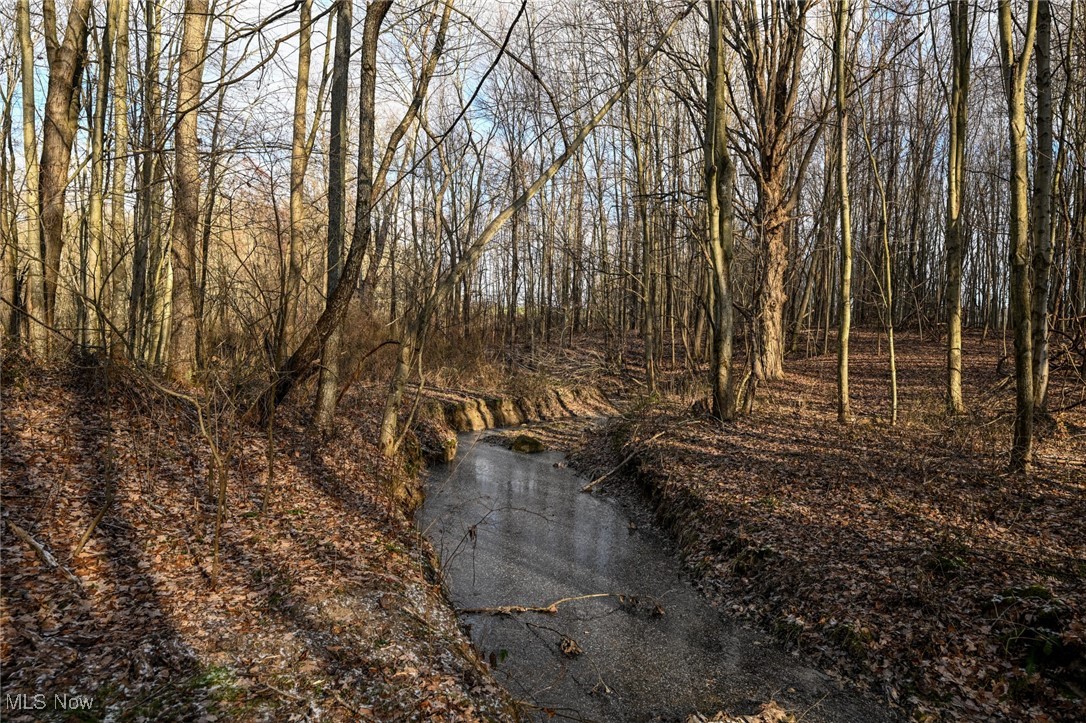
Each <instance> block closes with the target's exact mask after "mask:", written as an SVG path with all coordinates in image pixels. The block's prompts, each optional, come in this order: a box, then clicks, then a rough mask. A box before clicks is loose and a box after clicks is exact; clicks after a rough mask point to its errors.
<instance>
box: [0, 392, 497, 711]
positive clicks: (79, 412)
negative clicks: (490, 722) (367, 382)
mask: <svg viewBox="0 0 1086 723" xmlns="http://www.w3.org/2000/svg"><path fill="white" fill-rule="evenodd" d="M77 381H78V380H77V379H74V378H73V376H69V375H68V374H67V373H66V372H63V371H61V372H57V373H52V374H42V373H38V372H34V373H33V374H32V375H31V379H30V380H29V381H28V383H27V384H26V385H24V387H23V389H22V390H21V391H11V392H9V391H8V390H5V400H4V414H3V415H2V417H0V424H2V425H3V428H2V430H0V444H2V449H0V465H2V474H3V479H4V484H3V487H2V493H3V512H4V516H5V520H9V521H11V522H13V523H15V524H16V525H19V526H20V527H21V529H24V530H26V531H29V532H30V533H31V534H32V537H33V539H35V540H36V541H38V542H40V543H41V544H42V545H43V546H44V547H43V549H47V550H48V551H49V552H51V554H52V555H53V556H54V557H55V559H56V562H57V563H58V564H59V565H64V566H66V567H67V568H68V569H70V570H71V571H72V572H73V573H74V574H75V575H77V576H78V577H79V578H80V579H82V580H83V581H84V583H85V586H84V589H85V592H82V593H81V592H80V591H79V590H78V589H76V588H75V586H73V585H72V584H71V583H70V582H68V581H67V580H66V579H65V578H64V577H62V576H61V575H60V574H57V573H50V572H48V571H47V568H46V565H45V563H44V562H42V560H41V559H40V558H39V557H38V555H37V554H36V553H35V552H34V551H33V550H32V549H31V546H29V545H27V544H25V543H23V542H22V541H20V540H19V539H18V537H17V536H16V534H15V533H14V532H13V531H12V529H11V527H10V525H8V524H4V525H2V526H0V527H2V530H0V533H2V535H3V540H2V545H3V548H4V553H5V554H4V567H3V581H2V591H3V600H2V603H3V604H2V607H0V627H2V631H3V634H2V635H0V640H2V641H3V643H2V645H0V657H2V662H3V666H4V669H5V692H7V691H14V692H24V691H28V690H31V689H32V688H33V687H35V686H39V682H40V681H45V682H47V683H48V685H49V687H50V688H56V689H57V690H71V691H77V692H80V693H88V694H91V693H95V692H96V691H100V694H99V695H98V700H99V701H100V702H101V705H102V706H106V707H108V711H110V713H111V715H115V716H121V715H129V716H131V717H139V716H144V717H147V716H151V717H158V718H163V719H193V720H195V719H200V718H207V719H211V718H213V717H218V719H226V718H230V719H234V718H238V717H242V718H246V717H252V715H253V713H252V711H258V713H259V715H258V717H264V718H268V719H285V718H286V717H288V716H289V715H293V714H296V713H297V712H298V711H299V710H303V709H310V708H311V709H312V710H320V711H323V713H322V716H323V717H324V718H325V719H327V720H356V719H358V718H376V719H379V720H400V719H406V718H421V717H429V718H436V719H441V720H472V719H474V718H477V717H490V718H496V717H500V711H501V710H503V706H504V705H505V703H504V702H503V700H502V698H501V697H500V695H499V694H498V693H497V689H496V688H495V687H494V686H493V685H492V681H491V680H490V679H489V678H484V679H483V680H480V675H483V674H482V673H480V672H479V671H478V670H476V669H475V667H473V666H474V664H473V663H472V662H471V661H470V660H468V659H466V658H464V657H462V656H457V655H452V656H450V655H449V652H448V651H449V650H450V649H454V648H456V647H457V645H458V642H457V641H460V643H463V636H462V634H461V632H460V631H459V630H458V629H457V627H456V625H455V618H454V617H453V616H452V615H451V613H450V612H449V611H448V609H447V607H445V606H444V603H443V602H442V601H441V600H440V598H438V597H437V596H436V595H435V592H434V589H433V587H432V586H431V585H430V584H429V583H428V582H427V581H426V579H425V578H424V576H423V574H422V572H421V570H420V569H419V567H418V565H417V564H415V561H416V560H417V559H418V558H419V557H420V556H422V554H423V553H422V552H421V551H419V550H418V548H417V546H418V545H419V544H420V542H419V538H418V536H417V535H415V534H414V533H413V531H412V529H411V527H410V524H409V523H408V521H407V520H406V519H405V518H404V517H403V516H402V515H400V514H399V513H398V512H396V511H395V506H394V505H393V504H391V503H390V502H389V500H388V499H387V494H386V492H385V490H386V489H387V486H386V485H385V481H386V480H387V479H388V478H389V475H390V474H391V468H390V467H389V466H388V463H387V462H385V461H383V460H382V459H381V457H380V455H378V454H377V452H376V450H375V449H374V447H373V445H372V444H371V442H370V441H369V440H371V439H374V438H375V437H376V434H375V430H376V426H377V424H378V423H379V418H378V412H379V406H380V400H379V399H369V398H367V397H363V396H352V397H349V398H348V399H347V400H345V404H344V405H343V413H342V416H341V432H340V434H338V435H337V437H336V438H335V439H334V440H332V442H330V443H329V444H327V445H325V444H323V443H319V442H318V441H317V440H315V439H312V438H311V437H310V436H309V434H308V432H307V426H308V424H307V420H306V417H305V414H304V413H302V412H300V411H299V410H297V409H290V408H288V409H284V410H283V413H282V414H281V415H280V422H281V428H280V429H278V430H277V431H276V440H277V442H278V444H279V445H280V450H279V452H280V454H278V455H277V468H276V488H275V490H274V493H273V495H272V500H271V502H272V505H271V509H272V511H271V512H270V513H269V514H267V515H261V514H260V503H261V500H262V497H263V492H264V487H263V479H264V475H263V471H264V465H265V464H266V456H265V451H266V450H265V439H266V438H265V437H264V435H263V433H262V431H260V430H255V429H254V430H249V429H247V428H245V427H239V428H238V429H236V430H234V431H233V432H232V434H234V436H235V439H234V441H233V448H234V449H233V457H232V459H231V468H230V470H229V473H230V485H229V488H228V499H227V506H226V507H227V518H226V521H225V525H224V528H223V539H222V552H221V556H222V570H221V574H220V578H219V583H218V585H217V586H216V588H215V589H214V590H211V589H210V588H209V579H208V573H209V571H210V569H211V565H210V560H211V542H212V539H213V529H214V528H213V525H214V518H215V516H214V510H215V505H214V500H213V499H212V498H210V497H209V493H208V490H207V481H206V480H207V477H206V470H207V459H208V450H207V448H206V444H205V442H204V441H203V439H202V437H201V436H200V434H199V432H198V431H197V430H196V428H195V426H194V422H193V420H192V419H190V418H189V416H188V415H187V414H186V413H185V412H184V410H181V409H179V408H178V407H177V405H175V404H173V403H172V402H170V401H169V400H163V399H161V398H157V397H155V396H154V395H152V394H150V393H149V392H147V390H138V389H137V390H136V391H133V390H132V389H130V388H124V389H120V390H116V389H115V390H113V392H112V393H111V394H104V395H102V396H100V397H93V396H89V395H87V394H85V393H84V392H82V391H80V388H79V386H78V384H77ZM107 411H108V414H107ZM106 419H108V420H110V422H109V424H106V423H105V422H104V421H103V420H106ZM107 436H108V441H109V445H108V446H109V448H111V449H112V450H113V469H114V470H115V478H114V479H115V481H116V487H117V489H116V499H115V501H114V504H113V505H112V506H111V507H110V509H109V511H108V512H107V514H106V515H105V516H104V517H103V519H102V520H101V523H100V524H99V526H98V527H97V528H96V529H95V531H94V533H93V535H92V536H91V538H90V540H89V542H88V544H87V546H86V548H85V549H84V551H83V552H82V554H80V555H79V556H78V557H76V558H74V559H73V558H72V556H71V552H72V550H73V549H74V546H75V544H76V542H77V541H78V537H79V535H80V534H81V533H82V531H83V530H84V529H86V528H87V525H88V523H89V522H90V520H91V519H93V517H94V515H95V514H96V513H97V512H98V510H100V509H101V504H102V500H103V497H102V495H103V493H104V489H103V488H104V478H103V474H104V471H105V469H106V468H105V466H104V465H103V464H102V463H101V462H102V459H101V453H102V450H103V449H104V448H105V446H106V445H105V444H104V441H105V438H106V437H107ZM390 549H397V550H400V551H401V553H399V554H390V553H389V550H390ZM375 600H376V601H378V603H377V604H374V601H375ZM435 611H436V612H435ZM442 611H443V612H442ZM397 673H400V675H397ZM469 678H470V679H471V680H472V681H473V682H471V683H469V682H468V679H469ZM96 710H97V712H98V714H99V715H104V714H105V711H106V710H107V708H98V709H96ZM150 711H153V712H150ZM246 711H248V712H246Z"/></svg>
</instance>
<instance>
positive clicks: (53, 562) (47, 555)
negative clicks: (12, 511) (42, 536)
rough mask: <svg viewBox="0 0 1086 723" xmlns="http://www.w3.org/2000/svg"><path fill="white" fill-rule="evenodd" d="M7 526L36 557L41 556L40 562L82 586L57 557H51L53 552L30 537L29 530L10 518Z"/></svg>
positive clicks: (80, 581) (81, 582)
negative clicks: (30, 548)
mask: <svg viewBox="0 0 1086 723" xmlns="http://www.w3.org/2000/svg"><path fill="white" fill-rule="evenodd" d="M8 527H10V528H11V531H12V532H14V533H15V536H16V537H18V538H19V539H20V540H22V541H23V542H25V543H26V544H28V545H30V546H31V547H32V548H34V552H36V553H38V557H40V558H41V561H42V562H44V563H45V564H46V565H48V566H49V567H51V568H53V569H54V570H60V571H61V573H63V574H64V577H66V578H68V579H69V580H70V581H72V582H73V583H75V585H76V586H77V587H79V588H82V587H83V581H82V580H80V579H79V578H78V577H76V576H75V574H74V573H73V572H72V571H71V570H69V569H68V568H66V567H64V566H63V565H61V564H60V563H59V562H57V558H55V557H53V553H51V552H49V551H48V550H46V549H45V547H44V546H42V544H41V543H40V542H38V541H37V540H35V539H34V538H33V537H31V536H30V533H29V532H27V531H26V530H24V529H23V528H21V527H19V526H18V525H17V524H15V523H14V522H12V521H11V520H8Z"/></svg>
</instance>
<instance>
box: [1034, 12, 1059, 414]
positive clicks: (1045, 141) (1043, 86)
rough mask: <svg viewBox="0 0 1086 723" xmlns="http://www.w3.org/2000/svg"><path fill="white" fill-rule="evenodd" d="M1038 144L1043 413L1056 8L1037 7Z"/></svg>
mask: <svg viewBox="0 0 1086 723" xmlns="http://www.w3.org/2000/svg"><path fill="white" fill-rule="evenodd" d="M1035 44H1036V51H1037V62H1036V66H1037V141H1036V150H1035V152H1034V165H1033V199H1032V204H1031V205H1032V208H1031V210H1030V214H1031V216H1032V221H1033V224H1032V228H1033V289H1032V299H1031V303H1032V309H1031V312H1030V327H1031V332H1032V337H1033V341H1032V344H1033V404H1034V407H1035V409H1041V410H1043V409H1044V407H1045V403H1046V398H1047V396H1048V302H1049V296H1050V292H1051V288H1052V283H1051V282H1052V278H1051V277H1052V191H1053V186H1052V177H1053V163H1052V140H1053V138H1052V8H1051V3H1050V2H1041V3H1039V4H1038V7H1037V39H1036V42H1035Z"/></svg>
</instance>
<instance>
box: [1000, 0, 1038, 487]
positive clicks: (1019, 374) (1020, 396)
mask: <svg viewBox="0 0 1086 723" xmlns="http://www.w3.org/2000/svg"><path fill="white" fill-rule="evenodd" d="M1037 6H1038V0H1030V1H1029V6H1028V14H1029V18H1028V21H1027V24H1026V33H1025V39H1024V42H1023V45H1022V50H1021V54H1018V55H1016V54H1015V50H1014V20H1013V19H1012V17H1011V4H1010V0H1000V3H999V60H1000V65H1001V67H1002V70H1003V77H1004V87H1005V89H1006V95H1007V121H1008V123H1007V126H1008V136H1009V139H1010V149H1011V179H1010V245H1009V250H1010V267H1011V282H1010V319H1011V324H1012V326H1013V328H1014V368H1015V389H1016V394H1015V398H1016V403H1015V416H1014V434H1013V437H1012V444H1011V469H1012V470H1014V471H1024V470H1025V469H1026V468H1027V467H1028V466H1029V463H1030V458H1031V456H1032V452H1033V399H1034V389H1033V354H1032V349H1033V339H1032V334H1031V330H1030V291H1031V289H1030V282H1029V164H1028V155H1029V147H1028V146H1029V144H1028V140H1027V138H1026V76H1027V73H1028V71H1029V60H1030V55H1031V54H1032V53H1033V42H1034V38H1035V34H1036V28H1037V10H1038V7H1037Z"/></svg>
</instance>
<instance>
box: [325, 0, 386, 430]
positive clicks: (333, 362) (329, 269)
mask: <svg viewBox="0 0 1086 723" xmlns="http://www.w3.org/2000/svg"><path fill="white" fill-rule="evenodd" d="M352 6H353V0H339V6H338V9H337V14H336V50H335V57H334V59H333V61H332V110H331V113H332V115H331V132H330V135H329V141H328V249H327V254H326V259H327V261H326V267H325V273H326V281H325V283H326V285H327V289H328V291H327V293H328V297H329V298H331V296H332V294H333V293H334V292H335V290H336V287H337V286H338V285H339V280H340V275H341V274H340V271H341V265H340V258H341V257H342V256H343V245H344V240H345V238H346V233H345V230H344V229H345V227H346V222H347V214H346V207H347V86H348V72H349V70H350V65H351V28H352V26H353V20H352V16H353V7H352ZM366 18H367V21H368V20H369V12H368V11H367V13H366ZM365 72H366V68H365V67H364V66H363V75H365ZM363 82H365V78H363ZM361 102H362V103H365V102H366V101H365V96H364V95H363V96H362V99H361ZM371 112H372V109H371ZM363 114H365V111H364V110H363ZM367 122H372V121H371V120H369V121H368V120H367V118H365V117H363V119H362V123H361V124H360V127H359V135H360V137H361V134H362V133H363V132H364V130H363V128H362V127H361V125H364V124H365V123H367ZM371 136H372V132H371ZM368 155H369V158H370V163H371V165H372V163H373V161H372V158H373V152H372V149H370V152H369V154H368ZM359 158H360V159H361V158H362V151H361V149H360V150H359ZM359 178H361V171H360V172H359ZM358 193H359V195H361V188H360V189H359V191H358ZM362 222H363V221H362V220H361V219H355V223H356V224H357V223H362ZM342 335H343V324H342V323H337V324H335V326H334V327H333V328H332V331H331V333H330V334H329V335H328V338H327V339H325V340H324V343H323V344H322V345H321V353H320V357H321V368H320V376H319V377H318V381H317V405H316V423H317V428H318V429H319V430H320V431H321V432H322V433H323V434H327V433H329V432H331V431H332V422H333V417H334V414H335V406H336V397H337V396H338V392H339V353H340V340H341V338H342Z"/></svg>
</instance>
